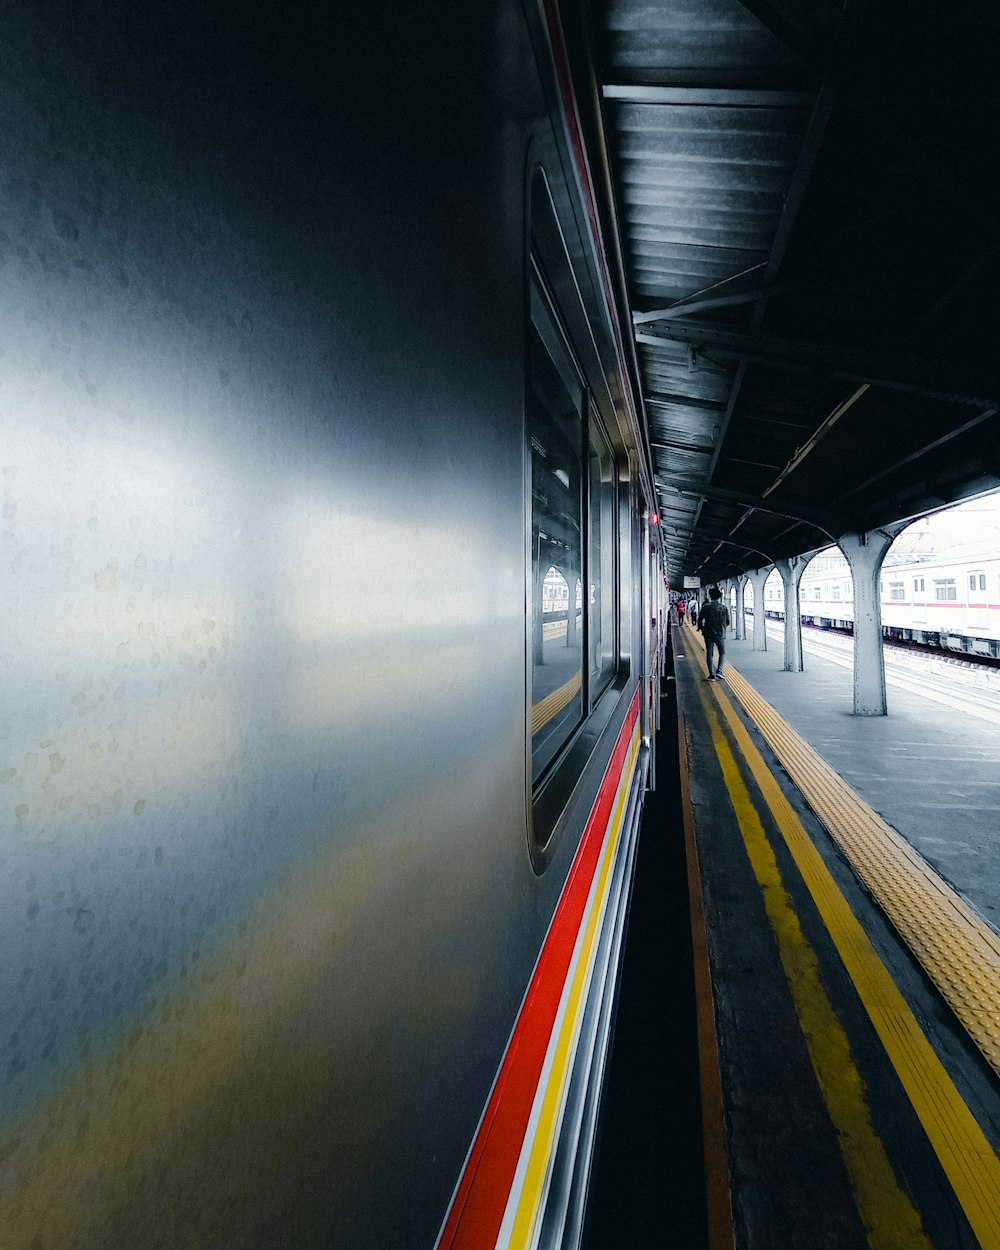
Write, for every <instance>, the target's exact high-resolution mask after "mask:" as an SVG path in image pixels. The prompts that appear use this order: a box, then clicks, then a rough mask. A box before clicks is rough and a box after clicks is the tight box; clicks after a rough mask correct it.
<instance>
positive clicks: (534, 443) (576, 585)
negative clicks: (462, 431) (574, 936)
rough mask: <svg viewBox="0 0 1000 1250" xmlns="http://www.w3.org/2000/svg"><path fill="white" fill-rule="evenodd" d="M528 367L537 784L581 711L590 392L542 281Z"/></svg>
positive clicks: (535, 296)
mask: <svg viewBox="0 0 1000 1250" xmlns="http://www.w3.org/2000/svg"><path fill="white" fill-rule="evenodd" d="M527 364H528V377H527V383H528V385H527V398H526V404H527V437H528V446H529V448H530V469H529V472H530V479H531V556H530V561H531V569H530V577H531V587H532V601H531V614H530V615H531V634H532V637H531V778H532V782H533V783H534V782H536V781H538V780H539V778H540V777H541V776H542V774H543V773H544V772H545V770H546V768H547V767H548V765H549V764H550V763H551V762H552V760H553V759H554V758H555V757H556V755H557V754H558V753H559V750H560V748H561V747H562V746H563V744H564V743H565V742H566V741H567V740H568V739H569V738H570V736H571V735H572V733H573V731H574V730H575V729H576V727H577V726H578V725H579V724H580V722H581V720H582V719H583V711H584V705H583V698H584V691H583V634H584V622H583V577H584V565H583V541H582V539H583V493H584V476H583V474H584V467H583V428H584V411H585V408H584V390H583V386H582V384H581V383H580V380H579V378H578V376H577V373H576V370H575V368H574V366H573V362H572V358H571V357H570V354H569V350H568V348H567V347H566V345H565V343H564V342H563V340H562V337H561V335H560V333H559V330H558V327H557V325H556V322H555V318H554V316H553V314H552V313H551V311H550V310H549V308H548V307H547V302H546V300H545V297H544V295H543V294H542V291H541V289H540V285H539V284H537V283H535V284H533V285H532V295H531V325H530V327H529V332H528V360H527Z"/></svg>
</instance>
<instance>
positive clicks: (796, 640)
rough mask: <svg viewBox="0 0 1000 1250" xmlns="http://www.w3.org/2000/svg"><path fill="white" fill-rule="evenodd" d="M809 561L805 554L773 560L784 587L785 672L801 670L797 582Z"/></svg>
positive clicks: (798, 671)
mask: <svg viewBox="0 0 1000 1250" xmlns="http://www.w3.org/2000/svg"><path fill="white" fill-rule="evenodd" d="M808 563H809V561H808V560H807V559H806V558H805V556H792V557H791V558H790V559H788V560H775V562H774V567H775V568H776V569H777V570H778V572H779V573H780V574H781V581H782V585H783V586H784V588H785V672H786V673H801V672H802V667H803V665H802V615H801V612H800V609H799V583H800V582H801V581H802V574H803V573H804V572H805V570H806V565H807V564H808Z"/></svg>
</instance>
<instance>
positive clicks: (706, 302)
mask: <svg viewBox="0 0 1000 1250" xmlns="http://www.w3.org/2000/svg"><path fill="white" fill-rule="evenodd" d="M594 14H595V15H596V16H595V18H594V20H595V23H596V30H595V31H594V42H595V46H596V48H597V50H598V51H597V75H598V79H599V84H598V85H599V88H600V94H601V98H602V101H603V127H604V132H605V139H606V144H607V148H608V151H609V153H610V164H611V174H612V179H613V185H614V193H615V200H616V203H615V211H616V217H617V223H618V229H619V232H620V244H621V250H622V255H623V258H624V266H625V278H626V285H627V288H628V292H629V299H630V305H631V307H630V312H631V313H632V315H633V318H634V319H635V321H636V326H635V329H636V338H637V344H638V346H637V359H638V368H639V372H640V384H641V388H642V392H643V399H644V408H645V414H646V420H647V426H648V432H649V439H650V444H651V449H652V456H653V465H654V473H655V477H656V481H657V489H658V491H659V492H660V511H661V515H662V516H663V519H664V532H665V538H666V540H667V543H668V550H669V553H670V561H669V563H670V574H671V577H672V579H673V580H674V581H675V582H677V581H679V579H680V577H681V576H682V575H683V574H684V573H693V572H696V571H697V572H700V573H701V574H702V576H703V577H708V578H715V577H721V576H723V575H724V574H725V573H726V572H727V571H733V570H735V569H736V568H737V567H755V566H759V565H760V563H761V562H762V557H764V556H767V557H774V558H778V557H781V556H785V555H790V554H795V553H797V552H800V551H804V550H808V549H811V548H812V547H814V546H816V545H817V544H820V543H823V542H825V541H827V536H828V534H829V532H831V531H833V530H839V532H841V533H842V532H845V531H846V529H848V528H864V527H866V526H870V525H874V524H877V523H880V522H881V523H885V522H887V521H889V520H891V519H896V518H897V517H900V516H902V515H904V514H907V515H913V513H914V512H915V511H918V510H921V509H923V508H927V507H932V506H934V505H935V503H938V504H939V503H940V502H943V501H945V500H947V499H948V498H951V497H959V496H960V495H962V494H963V493H966V492H969V491H973V490H976V489H982V488H983V487H984V485H989V484H990V481H991V480H995V481H996V483H997V484H998V485H1000V424H998V418H997V416H996V413H995V411H991V410H990V403H991V402H992V401H994V400H996V402H997V406H1000V378H998V371H997V368H996V365H995V363H994V361H993V360H992V358H989V359H985V358H984V354H983V345H984V344H986V343H988V342H993V341H995V340H996V334H997V331H1000V320H998V316H997V312H996V307H995V306H996V301H995V300H993V299H992V292H993V290H994V287H995V281H996V278H997V277H998V276H1000V264H998V262H1000V194H998V187H997V178H996V174H995V172H993V170H994V167H995V161H994V160H993V157H992V155H991V153H990V151H989V143H988V142H984V141H983V140H982V139H980V140H979V141H978V143H977V142H975V141H973V140H972V139H971V138H970V135H972V134H973V133H974V132H975V129H976V124H977V122H980V121H982V120H983V118H987V119H997V118H1000V91H998V85H997V82H998V76H997V75H996V74H995V73H991V72H990V71H989V66H990V64H991V56H990V54H989V53H988V51H986V49H987V48H988V47H989V46H990V44H989V41H990V39H991V38H992V40H993V43H992V47H993V49H994V52H995V51H996V50H997V48H998V47H1000V41H998V40H997V30H998V26H997V19H996V15H995V14H994V15H993V17H992V18H990V17H988V16H987V15H985V14H984V12H983V10H982V6H976V5H974V4H972V3H970V2H969V0H957V2H956V4H955V6H954V7H952V8H949V9H948V11H947V16H946V18H945V17H944V16H943V13H942V10H941V9H940V7H939V6H934V5H932V4H930V3H925V2H923V0H908V2H906V3H904V0H887V3H885V4H883V5H882V6H879V9H878V11H877V12H872V13H866V12H864V11H862V10H860V9H855V8H853V7H851V8H845V6H843V5H842V4H840V3H837V4H833V3H830V4H828V3H826V2H825V0H815V2H805V0H781V3H780V4H774V3H766V4H765V3H763V0H761V3H759V4H758V3H757V2H756V0H745V2H744V3H737V2H736V0H610V2H609V3H606V4H604V5H601V4H600V3H598V4H597V5H596V7H595V9H594ZM903 49H905V53H906V55H905V57H903V58H901V56H900V52H901V50H903ZM939 51H940V53H941V54H940V55H939ZM970 73H971V78H970ZM939 102H940V104H939ZM984 169H985V170H986V171H987V172H984ZM986 292H989V295H990V300H989V303H988V304H987V303H986V301H985V299H984V296H985V293H986ZM866 382H867V383H868V384H869V385H868V388H867V389H866V390H865V391H864V392H863V394H862V397H860V398H858V399H856V400H854V401H852V402H851V403H850V404H849V405H848V408H847V409H845V411H844V412H843V414H842V415H841V416H840V417H838V418H837V420H836V423H835V424H830V425H829V428H827V427H826V426H825V425H824V423H825V422H827V420H828V418H829V416H830V414H831V412H835V411H837V409H838V405H842V404H843V403H844V401H845V400H848V399H850V397H851V395H852V394H853V393H854V392H855V391H856V390H857V388H858V387H859V385H863V384H864V383H866ZM817 431H819V434H818V435H817V433H816V432H817ZM811 438H813V439H814V443H813V442H809V440H810V439H811ZM807 443H808V445H809V447H810V451H809V454H808V455H807V456H806V457H805V458H802V459H801V462H799V461H797V460H793V458H794V457H795V454H796V451H797V449H798V448H799V447H801V446H803V445H806V444H807ZM790 462H793V463H794V465H795V467H794V469H792V470H791V471H788V470H786V466H787V465H789V463H790ZM783 470H784V471H785V475H784V476H782V472H783ZM779 478H780V481H779V482H778V485H776V486H775V485H774V483H775V481H776V479H779ZM769 488H770V489H769ZM765 492H766V493H765Z"/></svg>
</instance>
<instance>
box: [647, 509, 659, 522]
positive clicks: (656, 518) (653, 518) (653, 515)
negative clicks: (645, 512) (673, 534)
mask: <svg viewBox="0 0 1000 1250" xmlns="http://www.w3.org/2000/svg"><path fill="white" fill-rule="evenodd" d="M649 523H650V525H659V523H660V514H659V513H658V512H651V513H650V514H649Z"/></svg>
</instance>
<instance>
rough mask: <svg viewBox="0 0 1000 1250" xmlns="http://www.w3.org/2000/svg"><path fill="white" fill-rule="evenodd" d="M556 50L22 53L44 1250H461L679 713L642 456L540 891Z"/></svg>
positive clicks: (12, 147)
mask: <svg viewBox="0 0 1000 1250" xmlns="http://www.w3.org/2000/svg"><path fill="white" fill-rule="evenodd" d="M320 14H322V15H320ZM529 17H530V15H529ZM531 21H535V19H531ZM531 21H529V20H526V17H525V12H524V11H523V10H522V9H521V7H520V6H519V5H518V4H516V3H507V2H506V0H497V2H496V3H486V4H476V5H466V6H444V5H441V6H431V8H430V9H428V7H427V6H420V7H419V8H417V7H411V8H406V7H402V8H401V7H400V6H388V7H384V8H383V9H381V10H380V9H378V8H377V7H376V8H374V9H373V8H372V7H371V6H361V8H359V9H357V8H356V9H352V8H351V6H347V7H346V8H344V6H340V7H339V8H338V7H337V6H333V7H329V6H328V7H327V8H326V9H325V10H322V11H320V10H316V11H309V12H307V13H306V12H303V13H299V14H296V15H293V16H291V17H289V16H288V15H284V14H283V15H280V16H279V15H274V16H271V17H263V16H262V15H261V12H260V11H259V10H254V11H252V12H250V11H243V12H237V11H234V10H232V9H230V8H229V7H228V6H219V5H216V4H214V3H212V2H211V0H209V2H208V3H199V4H198V5H194V4H186V3H183V2H182V3H180V4H178V5H173V6H169V8H168V7H166V6H161V7H160V8H159V9H158V8H157V7H156V6H154V7H153V10H151V11H150V10H147V9H141V10H139V9H135V8H134V6H127V5H124V4H116V3H110V4H108V3H102V4H101V5H97V4H94V3H89V2H88V0H81V3H79V4H75V5H73V6H66V5H58V4H46V3H40V2H39V3H28V4H25V5H22V6H19V7H18V9H17V10H16V12H14V11H12V12H11V14H10V15H9V18H8V21H7V23H6V24H5V27H4V31H3V33H2V35H0V40H2V42H3V44H4V62H5V64H6V65H7V66H8V67H9V69H10V72H9V74H8V76H7V80H6V84H5V93H4V99H3V103H2V106H0V107H2V110H3V129H4V135H5V146H6V149H7V151H8V153H9V155H10V157H11V160H10V165H9V168H8V176H7V177H6V178H5V180H4V182H3V185H2V187H0V198H2V200H3V217H4V231H5V233H4V235H3V236H0V246H2V253H3V259H4V282H3V283H2V284H0V305H2V310H3V322H4V328H5V336H4V352H3V357H2V359H0V379H2V389H0V451H2V455H0V471H2V474H3V479H2V485H3V489H4V523H3V535H2V537H3V552H2V560H0V653H2V656H3V670H4V705H3V707H2V709H0V822H2V823H0V836H2V838H3V842H2V847H3V863H4V872H3V874H2V876H0V890H2V893H3V902H2V907H0V917H2V919H0V934H2V944H3V948H4V950H5V952H6V953H7V958H6V959H5V960H4V962H3V968H2V971H0V1040H2V1043H3V1046H4V1051H3V1053H4V1058H5V1081H6V1083H5V1085H4V1096H3V1101H2V1112H0V1157H2V1158H3V1159H4V1178H5V1180H4V1186H3V1188H2V1190H0V1226H2V1227H3V1228H4V1244H5V1246H7V1247H10V1250H21V1248H22V1247H24V1248H25V1250H26V1248H27V1247H46V1248H47V1250H48V1248H50V1247H51V1248H59V1247H67V1248H68V1247H71V1246H72V1247H74V1250H106V1248H107V1247H109V1246H128V1245H133V1246H143V1247H150V1248H153V1247H157V1246H162V1247H165V1248H169V1250H184V1248H186V1247H190V1248H192V1250H194V1248H195V1247H198V1248H201V1247H208V1246H211V1247H240V1246H256V1245H263V1244H267V1245H272V1246H275V1247H280V1246H295V1247H310V1246H320V1245H323V1246H329V1245H340V1246H351V1247H357V1248H361V1247H378V1248H379V1250H385V1247H389V1246H391V1247H394V1248H396V1247H399V1248H403V1247H407V1246H414V1247H416V1246H421V1247H426V1246H428V1245H431V1244H433V1242H434V1238H435V1236H436V1234H437V1233H438V1230H439V1228H440V1224H441V1220H442V1218H443V1216H444V1213H445V1212H446V1210H447V1207H448V1202H449V1200H450V1197H451V1195H452V1194H453V1192H454V1187H455V1184H456V1179H457V1177H458V1176H459V1175H460V1173H461V1169H462V1165H463V1160H464V1159H465V1158H466V1154H467V1151H468V1149H469V1145H470V1142H472V1140H473V1138H474V1135H475V1132H476V1127H477V1124H478V1123H479V1120H480V1116H481V1114H482V1111H483V1108H484V1106H485V1105H486V1102H487V1099H488V1096H489V1092H490V1089H491V1086H492V1083H493V1080H494V1077H495V1074H496V1073H497V1071H498V1068H499V1065H500V1064H501V1061H502V1059H503V1055H504V1053H505V1048H506V1045H507V1041H508V1038H509V1035H510V1032H511V1029H512V1028H513V1027H514V1023H515V1021H516V1019H517V1017H518V1011H519V1009H520V1006H521V1004H522V1000H523V998H524V994H525V990H526V987H527V986H528V985H529V984H530V982H531V978H532V974H533V970H534V969H535V966H536V961H537V958H538V953H539V951H540V949H541V948H542V943H543V940H544V938H545V935H546V933H547V932H548V931H549V926H550V923H551V921H552V917H553V914H554V912H555V910H556V907H557V903H558V901H559V899H560V897H561V895H562V893H563V890H564V886H565V884H566V879H567V873H568V871H569V868H570V865H571V864H572V863H573V862H574V857H575V855H576V853H577V850H578V847H579V845H580V843H581V837H582V835H583V831H584V828H585V825H586V821H587V819H588V818H589V815H590V812H591V809H592V807H593V805H594V803H595V802H596V798H597V795H598V792H599V789H600V785H601V779H602V777H603V776H604V774H605V771H606V768H607V765H608V763H609V761H610V760H611V758H612V753H613V750H614V746H615V743H616V742H617V741H618V739H619V737H620V733H621V729H622V726H623V725H624V724H625V718H626V714H627V711H628V708H629V706H630V705H631V701H632V698H633V695H634V692H635V689H636V688H637V686H638V682H639V675H638V657H639V656H640V654H641V648H640V645H639V641H638V640H639V632H638V631H639V623H638V619H637V615H636V613H635V612H634V611H633V610H632V606H631V604H632V595H633V586H632V581H633V579H634V574H633V573H631V572H630V569H631V567H632V566H633V565H635V564H636V562H637V560H638V558H639V557H638V556H637V555H634V554H633V553H634V552H638V550H639V541H640V540H639V537H638V531H637V529H636V523H635V514H636V512H637V510H638V507H639V505H638V503H637V500H636V486H635V483H634V481H632V480H631V478H630V476H629V474H628V470H627V467H626V468H625V470H624V471H623V473H622V476H621V478H620V480H619V494H618V495H617V497H616V498H617V500H618V506H619V508H620V528H619V530H618V531H617V535H616V541H617V543H618V556H617V559H616V561H615V577H616V579H620V580H621V583H622V586H623V590H622V593H621V597H620V598H619V599H618V600H617V601H616V602H617V603H618V605H619V621H618V631H617V633H616V635H615V638H616V645H617V646H618V648H619V663H618V667H617V670H616V674H615V680H614V682H613V683H612V685H611V687H609V691H608V698H607V699H606V700H605V702H604V704H603V707H604V715H603V719H602V720H601V723H600V724H599V725H595V726H594V727H593V728H592V729H591V730H588V729H587V727H586V726H585V727H584V731H582V733H581V734H580V735H578V737H579V749H578V755H579V760H580V764H579V767H578V768H577V769H576V771H575V772H574V773H573V774H572V775H571V776H570V775H567V776H564V778H563V791H562V796H561V798H560V799H559V807H558V815H557V817H553V818H552V820H551V821H550V825H551V829H550V833H551V835H552V836H551V837H550V838H549V840H548V842H547V846H548V848H549V849H548V851H547V854H546V857H545V863H544V864H541V865H540V864H538V863H533V862H532V856H531V848H530V847H529V842H528V824H529V820H528V818H529V806H530V805H531V804H532V797H531V786H530V783H529V778H528V775H527V762H526V733H527V732H528V730H527V724H526V707H525V691H526V637H525V610H526V606H528V605H527V604H526V592H525V546H526V539H525V443H524V407H525V336H526V324H527V318H528V311H527V296H526V264H527V261H526V257H527V252H528V250H529V249H528V242H527V239H526V223H525V202H526V192H525V187H526V182H527V179H528V177H529V170H530V168H531V166H532V162H533V161H534V160H535V159H536V155H540V157H541V159H543V160H544V161H545V162H546V164H547V166H548V167H549V169H550V177H551V180H552V182H553V185H555V186H556V188H557V196H556V198H557V199H558V200H559V207H560V211H562V212H563V214H564V216H565V217H566V218H567V220H566V223H565V230H566V235H567V239H568V240H569V251H570V255H571V265H572V268H573V273H574V275H575V279H574V280H575V282H576V284H577V286H578V287H579V288H580V289H581V290H582V292H583V293H582V294H581V295H580V296H579V307H578V308H576V309H572V310H570V311H569V312H568V313H567V314H566V316H567V320H568V321H569V322H571V323H572V326H571V330H573V333H574V334H575V333H577V331H578V328H579V326H580V325H582V324H583V323H584V322H587V321H588V320H589V319H590V318H591V313H592V312H593V308H591V307H590V306H591V305H593V304H594V301H595V300H596V295H595V291H596V282H595V280H594V277H593V274H592V272H591V271H592V265H593V262H592V258H591V257H589V256H588V254H587V244H586V233H585V231H583V230H582V229H581V224H580V223H581V221H582V214H581V212H580V209H579V206H575V205H574V195H575V191H574V189H573V183H572V179H571V176H570V173H571V171H570V165H569V160H568V156H567V154H566V150H565V144H564V141H563V138H562V132H561V129H560V121H559V117H558V113H557V111H556V108H555V104H554V96H553V90H552V85H551V82H550V81H549V80H548V78H547V77H546V73H547V74H548V75H549V77H550V76H551V71H550V70H549V71H544V72H543V73H542V75H541V76H540V75H539V71H538V66H539V64H542V65H543V66H544V46H543V44H542V43H541V42H540V36H539V31H538V29H536V28H533V27H532V25H531ZM593 324H594V325H596V326H598V329H597V330H596V331H593V332H592V333H591V337H590V340H589V341H588V342H584V343H583V346H581V347H580V349H579V355H580V360H581V366H580V367H581V370H582V371H583V373H584V374H585V375H586V377H587V379H588V380H589V381H588V385H589V386H590V390H591V392H592V393H593V404H594V407H595V410H596V412H597V414H598V417H599V418H600V420H602V421H603V423H604V426H605V429H606V433H607V438H608V441H609V445H610V446H611V450H612V451H613V453H614V455H615V457H616V463H617V464H619V465H622V464H627V453H628V449H627V447H626V445H625V441H624V436H623V434H622V432H621V429H620V428H619V426H618V423H617V419H616V416H615V402H616V398H615V394H614V393H613V392H614V385H613V384H612V383H609V382H608V381H607V380H606V378H604V373H605V371H606V366H607V362H608V360H609V358H610V355H611V352H610V348H609V347H608V345H607V344H606V343H604V342H602V341H601V331H600V328H599V327H600V318H599V317H596V318H595V319H594V322H593ZM574 327H575V328H574ZM607 372H609V373H612V372H613V369H607ZM602 378H604V380H602ZM574 741H575V740H574ZM574 749H576V748H574Z"/></svg>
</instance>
